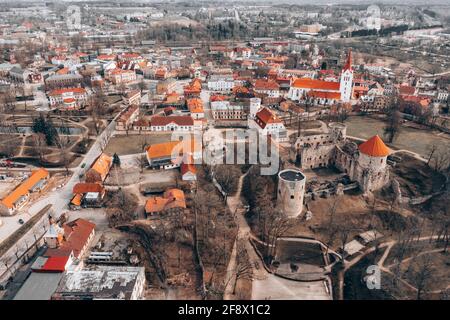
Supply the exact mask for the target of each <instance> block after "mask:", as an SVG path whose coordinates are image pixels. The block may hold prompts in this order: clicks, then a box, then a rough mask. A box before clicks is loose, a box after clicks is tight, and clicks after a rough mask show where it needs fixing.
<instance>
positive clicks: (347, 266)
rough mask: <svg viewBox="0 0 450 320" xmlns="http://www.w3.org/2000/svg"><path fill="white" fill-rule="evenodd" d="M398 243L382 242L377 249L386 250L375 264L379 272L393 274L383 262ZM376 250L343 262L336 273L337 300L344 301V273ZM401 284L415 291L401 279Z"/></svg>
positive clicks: (426, 238) (425, 238)
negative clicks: (337, 284)
mask: <svg viewBox="0 0 450 320" xmlns="http://www.w3.org/2000/svg"><path fill="white" fill-rule="evenodd" d="M437 238H438V236H424V237H420V238H418V239H416V241H425V240H432V239H437ZM397 243H398V240H392V241H387V242H383V243H381V244H380V245H379V246H378V248H379V249H381V248H386V250H385V251H384V253H383V255H382V256H381V258H380V260H379V261H378V262H377V266H378V267H379V268H380V270H382V271H384V272H387V273H390V274H393V273H392V271H391V270H390V268H391V267H392V265H390V266H387V267H385V266H384V262H385V261H386V259H387V257H388V256H389V253H390V252H391V250H392V248H393V247H394V245H396V244H397ZM375 250H376V246H373V247H370V248H368V249H367V250H366V251H364V253H363V254H361V255H359V256H357V257H355V258H354V259H352V260H349V261H348V260H345V263H344V269H343V270H341V271H340V272H339V273H338V282H339V292H338V293H337V296H338V299H339V300H343V299H344V275H345V272H346V271H348V270H349V269H350V268H351V267H353V266H354V265H355V264H357V263H358V262H359V261H361V259H363V258H364V257H365V256H367V255H368V254H370V253H372V252H374V251H375ZM440 250H442V249H433V250H428V251H425V252H421V253H420V255H422V254H426V253H432V252H438V251H440ZM409 259H411V258H408V259H405V260H403V261H402V262H404V261H407V260H409ZM399 280H400V281H401V282H402V283H404V284H405V285H406V286H408V287H409V288H411V289H412V290H415V291H417V288H415V287H414V286H412V285H411V284H410V283H408V282H407V281H405V280H403V279H399Z"/></svg>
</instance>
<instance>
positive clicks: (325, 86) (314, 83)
mask: <svg viewBox="0 0 450 320" xmlns="http://www.w3.org/2000/svg"><path fill="white" fill-rule="evenodd" d="M292 86H293V87H296V88H305V89H316V90H330V91H339V82H331V81H323V80H316V79H311V78H299V79H296V80H295V81H294V83H293V84H292Z"/></svg>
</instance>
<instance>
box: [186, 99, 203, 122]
mask: <svg viewBox="0 0 450 320" xmlns="http://www.w3.org/2000/svg"><path fill="white" fill-rule="evenodd" d="M187 106H188V109H189V112H190V113H191V117H192V118H194V119H196V120H198V119H203V118H204V117H205V111H204V110H203V102H202V100H201V99H200V98H190V99H187Z"/></svg>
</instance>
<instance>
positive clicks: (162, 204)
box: [145, 189, 186, 213]
mask: <svg viewBox="0 0 450 320" xmlns="http://www.w3.org/2000/svg"><path fill="white" fill-rule="evenodd" d="M173 208H186V200H185V197H184V192H183V191H182V190H180V189H167V190H166V192H164V195H163V196H162V197H151V198H149V199H148V200H147V202H146V203H145V212H147V213H153V212H160V211H163V210H168V209H173Z"/></svg>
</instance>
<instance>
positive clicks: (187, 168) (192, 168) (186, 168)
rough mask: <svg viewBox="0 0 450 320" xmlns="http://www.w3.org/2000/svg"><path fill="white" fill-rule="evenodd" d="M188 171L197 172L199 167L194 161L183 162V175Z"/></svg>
mask: <svg viewBox="0 0 450 320" xmlns="http://www.w3.org/2000/svg"><path fill="white" fill-rule="evenodd" d="M187 172H192V173H194V174H195V173H197V169H196V168H195V166H194V165H193V164H192V163H184V162H183V163H182V164H181V175H184V174H185V173H187Z"/></svg>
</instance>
